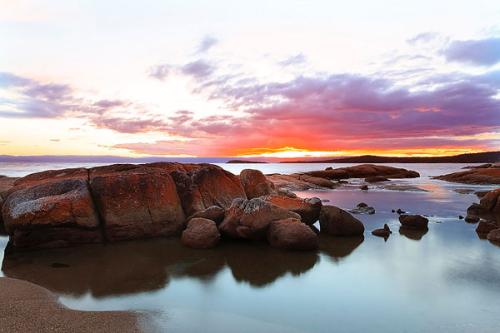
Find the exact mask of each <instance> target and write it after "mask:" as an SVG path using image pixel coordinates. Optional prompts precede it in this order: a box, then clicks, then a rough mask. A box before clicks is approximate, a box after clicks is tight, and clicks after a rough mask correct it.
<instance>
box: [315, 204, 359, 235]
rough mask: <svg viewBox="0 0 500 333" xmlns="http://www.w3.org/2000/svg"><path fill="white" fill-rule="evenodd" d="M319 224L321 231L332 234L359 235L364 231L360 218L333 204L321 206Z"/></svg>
mask: <svg viewBox="0 0 500 333" xmlns="http://www.w3.org/2000/svg"><path fill="white" fill-rule="evenodd" d="M319 224H320V227H321V233H326V234H328V235H332V236H360V235H363V233H364V231H365V227H364V226H363V223H362V222H361V221H360V220H358V219H357V218H355V217H354V216H352V215H351V214H349V213H348V212H346V211H345V210H343V209H340V208H338V207H335V206H328V205H325V206H323V207H321V212H320V215H319Z"/></svg>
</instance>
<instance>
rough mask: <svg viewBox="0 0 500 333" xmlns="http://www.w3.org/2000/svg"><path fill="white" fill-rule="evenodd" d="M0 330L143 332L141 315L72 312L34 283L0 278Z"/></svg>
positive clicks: (132, 313)
mask: <svg viewBox="0 0 500 333" xmlns="http://www.w3.org/2000/svg"><path fill="white" fill-rule="evenodd" d="M0 295H1V296H0V323H1V324H0V332H142V330H141V329H140V321H141V319H142V318H141V317H142V315H141V314H139V313H134V312H118V311H103V312H94V311H75V310H71V309H68V308H66V307H64V306H63V305H62V304H60V303H59V302H58V301H57V298H56V296H54V295H53V294H52V293H51V292H50V291H48V290H47V289H45V288H42V287H40V286H37V285H35V284H32V283H29V282H26V281H22V280H17V279H10V278H0Z"/></svg>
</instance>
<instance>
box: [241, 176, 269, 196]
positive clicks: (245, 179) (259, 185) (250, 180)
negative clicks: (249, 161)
mask: <svg viewBox="0 0 500 333" xmlns="http://www.w3.org/2000/svg"><path fill="white" fill-rule="evenodd" d="M240 181H241V184H242V185H243V189H244V190H245V194H246V196H247V198H248V199H253V198H257V197H261V196H264V195H269V194H272V193H274V192H276V191H275V189H274V184H273V183H272V182H271V181H269V180H267V178H266V176H264V174H262V172H260V171H259V170H252V169H244V170H243V171H241V172H240Z"/></svg>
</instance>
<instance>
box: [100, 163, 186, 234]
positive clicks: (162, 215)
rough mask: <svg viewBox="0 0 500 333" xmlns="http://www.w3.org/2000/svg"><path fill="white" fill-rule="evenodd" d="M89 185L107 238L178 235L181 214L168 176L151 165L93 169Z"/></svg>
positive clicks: (182, 222)
mask: <svg viewBox="0 0 500 333" xmlns="http://www.w3.org/2000/svg"><path fill="white" fill-rule="evenodd" d="M90 188H91V190H92V194H93V196H94V200H95V202H96V204H97V208H98V209H99V212H100V216H101V217H102V219H103V220H104V221H103V224H104V230H105V235H106V238H107V239H108V240H110V241H116V240H126V239H137V238H146V237H156V236H172V235H175V234H179V233H180V232H181V231H182V229H183V228H184V223H185V216H184V212H183V210H182V206H181V202H180V199H179V196H178V195H177V191H176V186H175V183H174V181H173V179H172V177H171V176H170V175H169V174H168V173H167V172H165V171H163V170H161V169H155V168H144V167H141V168H134V169H129V170H123V171H112V172H110V171H109V170H105V169H101V168H94V169H91V172H90Z"/></svg>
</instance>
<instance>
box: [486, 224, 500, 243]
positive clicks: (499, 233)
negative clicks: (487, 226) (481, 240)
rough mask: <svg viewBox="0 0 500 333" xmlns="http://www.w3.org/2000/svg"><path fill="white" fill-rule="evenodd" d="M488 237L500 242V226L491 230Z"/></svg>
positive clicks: (492, 240) (490, 239)
mask: <svg viewBox="0 0 500 333" xmlns="http://www.w3.org/2000/svg"><path fill="white" fill-rule="evenodd" d="M486 238H488V240H489V241H491V242H495V243H500V228H498V229H494V230H491V231H490V232H489V233H488V236H486Z"/></svg>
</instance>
